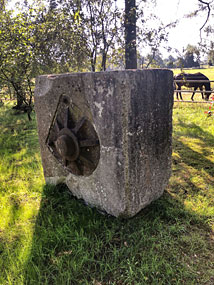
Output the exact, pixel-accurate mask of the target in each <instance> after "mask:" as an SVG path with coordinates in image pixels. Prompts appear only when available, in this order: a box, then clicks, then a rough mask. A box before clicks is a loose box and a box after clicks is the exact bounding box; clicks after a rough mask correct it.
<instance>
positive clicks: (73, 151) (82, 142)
mask: <svg viewBox="0 0 214 285" xmlns="http://www.w3.org/2000/svg"><path fill="white" fill-rule="evenodd" d="M46 144H47V146H48V148H49V150H50V151H51V153H52V154H53V155H54V156H55V158H57V160H58V161H59V162H60V163H61V164H62V165H63V167H65V168H66V169H67V170H68V171H69V172H71V173H72V174H75V175H84V176H88V175H90V174H91V173H93V171H94V170H95V169H96V167H97V164H98V162H99V156H100V143H99V139H98V136H97V133H96V131H95V129H94V127H93V125H92V123H91V122H90V120H89V118H86V117H85V116H82V114H81V111H80V110H79V109H78V107H77V106H75V105H74V104H72V102H70V101H69V98H67V97H66V96H64V95H63V96H61V97H60V99H59V104H58V107H57V110H56V115H55V118H54V120H53V123H52V125H51V127H50V132H49V134H48V137H47V141H46Z"/></svg>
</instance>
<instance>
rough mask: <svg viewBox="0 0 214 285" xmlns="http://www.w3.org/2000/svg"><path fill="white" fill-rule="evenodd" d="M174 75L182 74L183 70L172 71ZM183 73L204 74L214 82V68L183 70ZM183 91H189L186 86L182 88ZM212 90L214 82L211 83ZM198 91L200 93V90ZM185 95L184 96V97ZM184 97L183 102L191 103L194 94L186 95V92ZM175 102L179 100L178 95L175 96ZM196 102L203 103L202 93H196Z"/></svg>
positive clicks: (183, 93)
mask: <svg viewBox="0 0 214 285" xmlns="http://www.w3.org/2000/svg"><path fill="white" fill-rule="evenodd" d="M172 71H173V73H174V75H176V74H179V73H181V69H180V68H175V69H172ZM182 71H183V72H185V73H196V72H201V73H203V74H204V75H205V76H207V77H208V78H209V80H214V68H200V69H186V68H185V69H184V70H182ZM181 89H184V90H185V89H188V88H186V87H184V86H182V88H181ZM211 89H214V82H211ZM188 90H191V89H188ZM198 91H200V90H199V89H198ZM183 95H184V96H183ZM182 96H183V100H185V101H188V100H189V101H190V100H191V96H192V93H185V92H182ZM174 100H177V98H176V94H174ZM210 100H211V97H210ZM194 101H203V100H202V97H201V93H196V94H195V95H194Z"/></svg>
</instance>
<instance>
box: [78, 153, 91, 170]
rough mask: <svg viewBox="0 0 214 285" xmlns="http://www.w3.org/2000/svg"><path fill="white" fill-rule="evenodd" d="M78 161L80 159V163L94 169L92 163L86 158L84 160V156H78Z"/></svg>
mask: <svg viewBox="0 0 214 285" xmlns="http://www.w3.org/2000/svg"><path fill="white" fill-rule="evenodd" d="M79 159H80V160H81V161H82V162H84V163H86V164H88V165H89V166H90V167H92V168H94V163H93V162H92V161H91V160H89V159H88V158H86V157H85V156H82V155H80V156H79Z"/></svg>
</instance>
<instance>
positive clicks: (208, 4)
mask: <svg viewBox="0 0 214 285" xmlns="http://www.w3.org/2000/svg"><path fill="white" fill-rule="evenodd" d="M198 1H199V2H200V3H202V4H204V5H206V6H207V7H206V8H207V9H208V12H207V18H206V21H205V22H204V24H203V25H202V27H201V28H200V38H201V32H202V30H203V28H204V27H205V25H206V24H207V22H208V20H209V17H210V12H211V8H210V3H209V2H205V1H203V0H198Z"/></svg>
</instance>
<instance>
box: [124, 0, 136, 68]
mask: <svg viewBox="0 0 214 285" xmlns="http://www.w3.org/2000/svg"><path fill="white" fill-rule="evenodd" d="M125 66H126V67H125V68H126V69H136V68H137V49H136V3H135V0H125Z"/></svg>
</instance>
